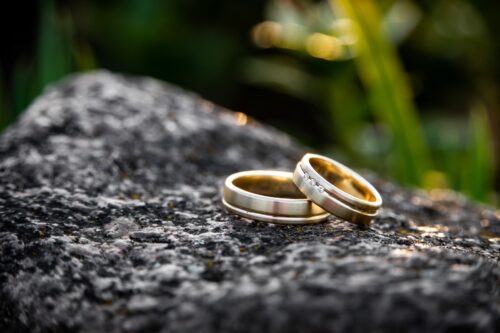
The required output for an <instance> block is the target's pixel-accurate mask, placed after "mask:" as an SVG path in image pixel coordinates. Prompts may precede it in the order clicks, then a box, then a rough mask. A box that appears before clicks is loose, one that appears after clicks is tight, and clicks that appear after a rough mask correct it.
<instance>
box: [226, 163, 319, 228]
mask: <svg viewBox="0 0 500 333" xmlns="http://www.w3.org/2000/svg"><path fill="white" fill-rule="evenodd" d="M222 203H223V204H224V206H225V207H226V209H227V210H229V211H231V212H233V213H235V214H238V215H241V216H244V217H246V218H250V219H254V220H259V221H265V222H273V223H285V224H306V223H317V222H321V221H323V220H325V219H326V218H327V217H328V215H329V214H328V213H327V212H325V211H324V210H323V209H322V208H320V207H319V206H317V205H315V204H314V203H313V202H311V201H310V200H308V199H307V198H306V196H305V195H304V194H302V192H300V191H299V189H298V188H297V187H296V186H295V185H294V183H293V180H292V173H291V172H286V171H271V170H256V171H244V172H238V173H235V174H233V175H231V176H229V177H227V179H226V181H225V182H224V195H223V200H222Z"/></svg>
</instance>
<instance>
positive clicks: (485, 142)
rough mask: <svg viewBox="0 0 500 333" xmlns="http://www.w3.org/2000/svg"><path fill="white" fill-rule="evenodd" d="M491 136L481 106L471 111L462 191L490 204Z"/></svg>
mask: <svg viewBox="0 0 500 333" xmlns="http://www.w3.org/2000/svg"><path fill="white" fill-rule="evenodd" d="M493 156H494V151H493V135H492V133H491V129H490V122H489V118H488V113H487V111H486V109H485V108H484V106H483V105H481V104H478V105H476V106H475V107H474V108H473V109H472V111H471V121H470V133H469V143H468V152H467V159H466V160H465V161H464V169H463V174H462V176H463V182H462V184H463V185H462V186H463V188H462V190H463V191H464V192H465V193H467V194H468V195H470V196H471V197H472V198H473V199H476V200H478V201H483V202H490V200H489V199H490V197H489V195H490V194H491V193H492V192H493V178H494V171H495V167H494V157H493Z"/></svg>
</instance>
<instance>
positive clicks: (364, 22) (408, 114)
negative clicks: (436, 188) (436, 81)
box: [332, 0, 430, 185]
mask: <svg viewBox="0 0 500 333" xmlns="http://www.w3.org/2000/svg"><path fill="white" fill-rule="evenodd" d="M332 3H333V5H338V8H339V9H340V10H341V12H342V13H343V14H344V15H345V17H346V18H347V19H349V20H350V21H351V23H352V29H353V30H354V31H353V33H354V34H355V36H356V38H357V43H356V52H357V56H356V57H355V58H354V59H355V62H356V65H357V68H358V72H359V75H360V77H361V80H362V82H363V85H364V86H365V88H366V90H367V91H368V93H369V96H370V100H371V103H372V106H373V111H374V114H375V116H376V118H377V119H378V120H379V121H381V122H383V123H386V124H387V125H388V127H389V129H390V131H391V134H392V139H393V145H394V154H393V156H387V157H386V158H387V159H393V160H394V162H393V165H394V166H395V167H394V170H391V171H393V174H394V175H395V176H396V178H397V179H398V180H400V181H401V182H403V183H407V184H415V185H420V184H422V181H423V177H424V174H425V172H426V171H427V170H428V169H429V165H430V154H429V151H428V148H427V144H426V142H425V139H424V134H423V130H422V126H421V123H420V119H419V116H418V113H417V110H416V108H415V106H414V104H413V102H412V94H411V89H410V85H409V82H408V80H407V77H406V74H405V73H404V70H403V68H402V65H401V64H400V62H399V58H398V56H397V54H396V51H395V49H394V48H393V46H392V45H391V44H390V43H389V41H388V40H387V38H386V36H385V35H384V34H383V32H382V21H381V16H380V13H379V9H378V8H377V5H376V2H375V1H374V0H339V1H332ZM391 164H392V162H391Z"/></svg>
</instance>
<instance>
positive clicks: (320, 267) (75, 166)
mask: <svg viewBox="0 0 500 333" xmlns="http://www.w3.org/2000/svg"><path fill="white" fill-rule="evenodd" d="M303 152H304V148H303V147H301V146H299V145H298V144H296V143H294V142H292V140H291V139H290V138H289V137H287V136H286V135H284V134H282V133H279V132H278V131H276V130H274V129H272V128H269V127H267V126H264V125H262V124H259V123H257V122H255V121H252V120H248V119H247V118H245V117H244V116H242V115H241V114H239V115H237V116H235V114H234V113H231V112H229V111H226V110H223V109H222V108H220V107H217V106H215V105H213V104H212V103H210V102H207V101H205V100H202V99H200V98H199V97H197V96H196V95H193V94H190V93H186V92H185V91H183V90H180V89H178V88H175V87H172V86H168V85H166V84H164V83H161V82H158V81H155V80H152V79H148V78H128V77H123V76H119V75H114V74H110V73H107V72H95V73H91V74H85V75H77V76H74V77H71V78H69V79H67V80H66V81H64V82H62V83H61V84H59V85H57V86H55V87H53V88H51V89H50V90H48V91H47V92H46V93H45V94H44V95H43V96H41V97H40V98H38V99H37V100H36V101H35V102H34V103H33V105H32V106H31V107H30V108H29V110H28V111H27V112H26V113H25V114H24V115H23V116H22V117H21V119H20V120H19V121H18V122H17V123H16V124H15V125H13V126H12V127H11V128H9V129H8V130H7V131H6V132H5V133H4V134H3V136H2V138H1V139H0V216H1V217H0V331H1V332H11V331H12V332H20V331H27V330H29V331H33V332H46V331H81V332H121V331H136V332H153V331H164V332H367V331H370V332H392V331H405V332H425V331H433V332H450V331H463V332H480V331H481V332H498V331H500V294H499V292H500V265H499V258H500V256H499V252H500V213H499V212H498V211H497V212H495V211H493V210H491V209H489V208H487V207H482V206H478V205H476V204H472V203H470V202H468V201H467V200H465V199H464V198H462V197H460V196H458V195H457V194H454V193H451V192H443V191H441V192H435V193H432V194H431V196H427V195H426V194H424V193H421V192H419V191H410V190H407V189H403V188H402V187H400V186H398V185H396V184H394V183H392V182H390V181H385V180H382V179H380V178H378V177H376V176H375V175H373V174H370V173H368V174H367V176H368V177H369V179H370V180H371V181H373V183H374V185H375V186H376V187H378V188H379V189H380V191H381V193H382V196H383V197H384V200H385V204H384V206H383V209H382V210H381V212H380V215H379V217H377V218H376V219H375V221H374V222H373V223H372V226H371V227H370V228H368V229H360V228H358V227H356V226H354V225H351V224H349V223H347V222H345V221H342V220H339V219H336V218H333V217H331V218H330V219H329V220H328V222H326V223H323V224H318V225H309V226H283V225H273V224H266V223H257V222H253V221H250V220H246V219H243V218H240V217H238V216H235V215H231V214H228V213H226V212H225V211H224V209H223V208H222V206H221V203H220V199H221V196H220V193H221V187H222V182H223V180H224V178H225V177H226V176H227V175H229V174H230V173H232V172H235V171H239V170H249V169H257V168H278V169H291V168H292V167H293V166H294V164H295V163H296V161H297V160H298V159H299V158H300V157H301V154H302V153H303Z"/></svg>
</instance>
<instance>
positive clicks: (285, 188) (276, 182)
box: [233, 176, 306, 199]
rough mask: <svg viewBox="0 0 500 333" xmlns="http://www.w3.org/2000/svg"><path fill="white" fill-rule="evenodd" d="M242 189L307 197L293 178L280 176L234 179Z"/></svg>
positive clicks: (293, 197) (278, 195)
mask: <svg viewBox="0 0 500 333" xmlns="http://www.w3.org/2000/svg"><path fill="white" fill-rule="evenodd" d="M233 184H234V185H235V186H236V187H239V188H241V189H242V190H245V191H248V192H252V193H255V194H260V195H265V196H267V197H278V198H285V199H306V197H305V196H304V194H302V192H300V190H299V189H298V188H297V186H295V184H294V183H293V181H292V179H291V178H288V177H279V176H242V177H238V178H236V179H235V180H233Z"/></svg>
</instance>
